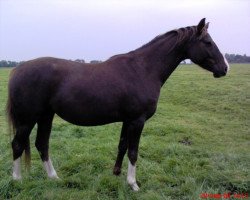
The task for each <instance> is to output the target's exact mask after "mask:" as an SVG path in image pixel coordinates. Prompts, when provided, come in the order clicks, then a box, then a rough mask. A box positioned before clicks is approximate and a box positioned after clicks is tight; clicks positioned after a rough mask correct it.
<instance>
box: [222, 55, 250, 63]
mask: <svg viewBox="0 0 250 200" xmlns="http://www.w3.org/2000/svg"><path fill="white" fill-rule="evenodd" d="M225 57H226V59H227V61H228V62H229V63H250V56H247V55H246V54H244V55H243V56H242V55H239V54H227V53H226V54H225Z"/></svg>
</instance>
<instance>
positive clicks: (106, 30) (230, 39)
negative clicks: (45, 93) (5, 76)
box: [0, 0, 250, 61]
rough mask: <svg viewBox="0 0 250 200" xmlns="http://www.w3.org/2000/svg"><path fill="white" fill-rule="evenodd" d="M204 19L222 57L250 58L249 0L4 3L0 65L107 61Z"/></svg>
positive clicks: (1, 3) (0, 22)
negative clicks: (42, 59)
mask: <svg viewBox="0 0 250 200" xmlns="http://www.w3.org/2000/svg"><path fill="white" fill-rule="evenodd" d="M203 17H206V19H207V21H209V22H210V26H209V33H210V34H211V36H212V38H213V39H214V41H215V42H216V43H217V45H218V46H219V48H220V50H221V52H223V53H239V54H247V55H250V1H249V0H210V1H208V0H173V1H170V0H86V1H85V0H0V60H16V61H21V60H29V59H33V58H37V57H42V56H53V57H59V58H66V59H76V58H80V59H84V60H86V61H90V60H94V59H97V60H105V59H107V58H109V57H111V56H112V55H115V54H119V53H125V52H128V51H130V50H133V49H136V48H138V47H140V46H141V45H143V44H145V43H147V42H149V41H150V40H151V39H153V38H154V37H155V36H157V35H159V34H162V33H164V32H167V31H170V30H172V29H175V28H180V27H185V26H190V25H197V24H198V22H199V21H200V19H201V18H203Z"/></svg>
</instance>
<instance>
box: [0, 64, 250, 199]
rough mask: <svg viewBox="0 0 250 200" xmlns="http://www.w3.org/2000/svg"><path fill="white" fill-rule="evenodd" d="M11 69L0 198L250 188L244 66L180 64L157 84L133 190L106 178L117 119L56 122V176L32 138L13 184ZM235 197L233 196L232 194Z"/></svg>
mask: <svg viewBox="0 0 250 200" xmlns="http://www.w3.org/2000/svg"><path fill="white" fill-rule="evenodd" d="M9 72H10V71H9V69H0V133H1V137H0V138H1V139H0V199H53V200H54V199H101V200H103V199H140V200H141V199H149V200H150V199H154V200H155V199H181V200H184V199H187V200H189V199H199V198H200V195H201V194H202V193H210V194H218V193H220V194H223V193H226V192H231V193H237V194H241V193H248V195H249V190H250V154H249V152H250V142H249V141H250V130H249V124H250V121H249V120H250V82H249V80H250V65H233V66H232V67H231V71H230V73H229V75H228V76H226V77H224V78H221V79H214V78H213V77H212V75H211V74H210V73H208V72H205V71H204V70H202V69H200V68H198V67H197V66H180V67H179V68H178V69H177V70H176V71H175V72H174V73H173V75H172V76H171V77H170V78H169V79H168V80H167V82H166V84H165V85H164V87H163V88H162V91H161V96H160V100H159V104H158V109H157V112H156V114H155V115H154V116H153V117H152V118H151V119H150V120H149V121H148V122H147V123H146V126H145V128H144V130H143V134H142V138H141V143H140V150H139V159H138V162H137V180H138V182H139V184H140V185H141V190H140V191H139V192H133V191H131V190H130V188H129V187H128V185H127V183H126V170H127V157H126V158H125V160H124V161H125V162H124V165H123V172H122V174H121V176H119V177H115V176H113V175H112V168H113V164H114V162H115V158H116V153H117V144H118V140H119V134H120V129H121V123H116V124H110V125H106V126H99V127H78V126H74V125H71V124H69V123H67V122H65V121H63V120H61V119H60V118H59V117H56V118H55V119H54V125H53V130H52V135H51V140H50V152H51V157H52V160H53V163H54V166H55V168H56V170H57V172H58V175H59V176H60V177H61V180H60V181H54V180H48V179H47V178H46V174H45V172H44V170H43V167H42V163H41V160H40V158H39V155H38V153H37V151H36V149H35V147H34V140H35V130H34V131H33V133H32V135H31V143H32V168H31V172H30V174H28V173H23V180H22V181H20V182H16V181H12V179H11V169H12V155H11V149H10V140H9V135H8V131H7V124H6V121H5V103H6V98H7V88H6V86H7V81H8V75H9ZM232 199H233V198H232Z"/></svg>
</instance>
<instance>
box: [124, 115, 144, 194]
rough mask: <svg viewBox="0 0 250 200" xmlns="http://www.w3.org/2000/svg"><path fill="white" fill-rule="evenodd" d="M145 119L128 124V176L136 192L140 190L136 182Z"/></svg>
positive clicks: (129, 182)
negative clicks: (137, 162)
mask: <svg viewBox="0 0 250 200" xmlns="http://www.w3.org/2000/svg"><path fill="white" fill-rule="evenodd" d="M144 123H145V118H139V119H137V120H134V121H132V122H130V123H129V124H128V129H127V130H128V158H129V162H128V174H127V181H128V184H129V185H130V187H131V188H132V189H133V190H134V191H138V190H139V189H140V188H139V186H138V185H137V182H136V165H135V164H136V161H137V156H138V148H139V141H140V137H141V132H142V129H143V127H144Z"/></svg>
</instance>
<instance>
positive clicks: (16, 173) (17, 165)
mask: <svg viewBox="0 0 250 200" xmlns="http://www.w3.org/2000/svg"><path fill="white" fill-rule="evenodd" d="M12 177H13V179H14V180H20V179H21V178H22V176H21V158H18V159H16V160H14V162H13V174H12Z"/></svg>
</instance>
